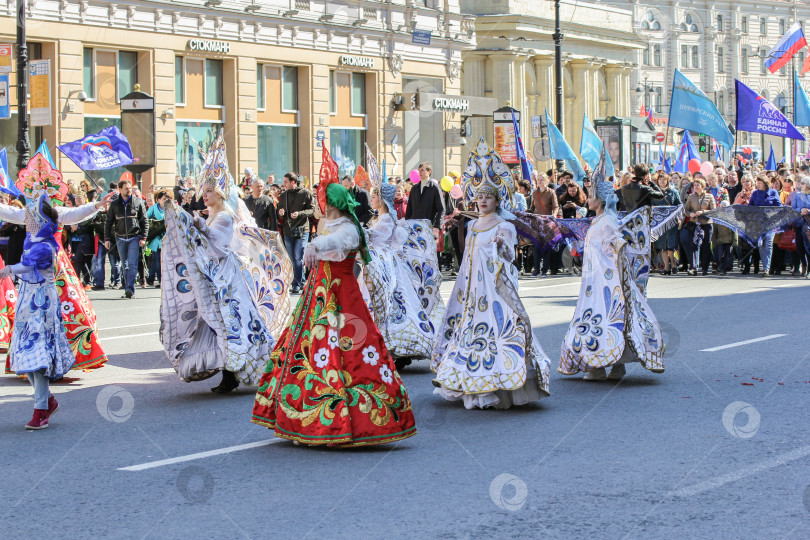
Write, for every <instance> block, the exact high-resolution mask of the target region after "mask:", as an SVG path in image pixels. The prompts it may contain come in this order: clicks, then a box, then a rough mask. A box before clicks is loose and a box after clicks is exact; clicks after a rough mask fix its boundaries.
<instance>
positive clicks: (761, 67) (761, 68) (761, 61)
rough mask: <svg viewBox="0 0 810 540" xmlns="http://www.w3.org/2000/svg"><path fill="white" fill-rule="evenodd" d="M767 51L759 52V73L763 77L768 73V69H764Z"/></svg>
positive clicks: (761, 50)
mask: <svg viewBox="0 0 810 540" xmlns="http://www.w3.org/2000/svg"><path fill="white" fill-rule="evenodd" d="M767 57H768V51H767V50H765V49H760V50H759V72H760V73H762V74H763V75H764V74H766V73H768V68H766V67H765V61H766V60H767V59H768V58H767Z"/></svg>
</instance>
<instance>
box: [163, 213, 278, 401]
mask: <svg viewBox="0 0 810 540" xmlns="http://www.w3.org/2000/svg"><path fill="white" fill-rule="evenodd" d="M165 214H166V218H165V219H166V235H165V237H164V239H163V248H162V253H161V264H162V274H161V275H162V276H163V280H164V285H163V287H162V295H161V330H160V337H161V341H162V343H163V346H164V349H165V350H166V354H167V355H168V357H169V360H170V362H171V364H172V366H173V367H174V368H175V370H176V371H177V373H178V375H179V376H180V379H181V380H183V381H186V382H189V381H196V380H202V379H206V378H208V377H211V376H213V375H214V374H216V373H217V372H219V371H220V370H222V369H226V370H228V371H232V372H234V374H235V376H236V379H237V380H238V381H239V382H241V383H243V384H246V385H256V384H258V382H259V379H260V378H261V375H262V372H263V371H264V366H265V365H266V363H267V358H268V355H269V351H271V350H272V348H273V345H274V343H275V340H274V339H273V337H272V335H271V334H270V332H269V330H268V329H267V326H266V324H265V322H264V318H263V316H262V314H261V312H260V310H259V307H258V306H257V303H256V300H255V299H254V297H253V296H252V295H251V287H252V286H253V281H252V278H251V275H250V272H247V271H245V269H244V266H243V263H242V262H241V261H240V259H239V257H237V255H236V254H237V252H238V251H239V249H240V245H239V240H238V234H236V233H235V230H234V229H235V228H234V218H233V216H232V215H231V214H229V213H227V212H220V213H218V214H217V215H216V216H215V217H214V218H213V220H211V222H210V223H208V227H207V230H206V231H205V232H204V233H203V232H201V231H199V230H198V229H197V228H196V227H195V226H194V224H193V218H192V217H191V216H190V215H189V214H188V213H187V212H185V211H183V210H182V209H180V208H179V207H176V206H175V205H174V204H169V205H167V207H166V211H165Z"/></svg>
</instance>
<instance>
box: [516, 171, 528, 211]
mask: <svg viewBox="0 0 810 540" xmlns="http://www.w3.org/2000/svg"><path fill="white" fill-rule="evenodd" d="M515 185H516V186H517V191H516V192H515V210H517V211H518V212H525V211H526V210H528V208H529V202H528V198H529V192H530V191H531V189H532V185H531V184H530V183H529V181H528V180H523V179H521V178H518V180H517V181H516V182H515Z"/></svg>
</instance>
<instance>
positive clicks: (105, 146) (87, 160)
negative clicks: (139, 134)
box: [57, 126, 135, 171]
mask: <svg viewBox="0 0 810 540" xmlns="http://www.w3.org/2000/svg"><path fill="white" fill-rule="evenodd" d="M57 148H59V150H61V151H62V153H63V154H65V155H66V156H67V157H68V158H69V159H70V160H71V161H72V162H73V163H75V164H76V165H78V167H79V168H80V169H81V170H83V171H99V170H104V169H114V168H115V167H123V166H125V165H131V164H132V163H133V162H134V161H135V160H134V159H132V149H131V148H130V147H129V141H128V140H127V138H126V137H125V136H124V134H123V133H121V131H119V129H118V128H117V127H115V126H110V127H108V128H104V129H102V130H101V131H99V132H98V133H93V134H91V135H86V136H84V137H82V138H81V139H79V140H78V141H73V142H69V143H67V144H63V145H62V146H57Z"/></svg>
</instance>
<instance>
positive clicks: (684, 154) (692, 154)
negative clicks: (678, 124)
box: [675, 129, 700, 174]
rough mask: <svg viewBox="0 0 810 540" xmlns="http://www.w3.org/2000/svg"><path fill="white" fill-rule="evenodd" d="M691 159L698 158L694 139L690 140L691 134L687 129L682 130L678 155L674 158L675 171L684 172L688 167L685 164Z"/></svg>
mask: <svg viewBox="0 0 810 540" xmlns="http://www.w3.org/2000/svg"><path fill="white" fill-rule="evenodd" d="M693 159H700V158H699V157H698V151H697V147H696V146H695V141H693V140H692V135H690V134H689V130H688V129H685V130H683V140H682V141H681V149H680V150H679V151H678V156H677V157H676V158H675V172H679V173H681V174H685V173H686V172H687V171H688V170H689V169H688V167H687V165H688V164H689V162H690V161H691V160H693Z"/></svg>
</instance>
